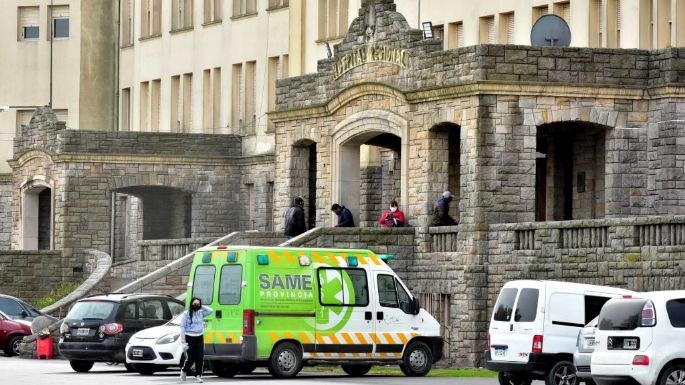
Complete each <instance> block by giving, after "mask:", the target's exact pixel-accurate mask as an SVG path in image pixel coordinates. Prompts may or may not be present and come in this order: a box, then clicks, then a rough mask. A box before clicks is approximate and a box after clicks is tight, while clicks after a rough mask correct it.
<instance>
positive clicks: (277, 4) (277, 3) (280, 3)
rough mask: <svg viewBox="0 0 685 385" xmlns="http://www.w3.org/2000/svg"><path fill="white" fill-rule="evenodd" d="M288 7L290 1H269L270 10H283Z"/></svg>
mask: <svg viewBox="0 0 685 385" xmlns="http://www.w3.org/2000/svg"><path fill="white" fill-rule="evenodd" d="M287 6H288V0H269V9H274V8H282V7H287Z"/></svg>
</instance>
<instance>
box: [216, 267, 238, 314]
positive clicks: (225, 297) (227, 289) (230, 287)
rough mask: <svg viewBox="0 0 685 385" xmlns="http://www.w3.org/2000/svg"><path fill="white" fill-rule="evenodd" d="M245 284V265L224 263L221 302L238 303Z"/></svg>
mask: <svg viewBox="0 0 685 385" xmlns="http://www.w3.org/2000/svg"><path fill="white" fill-rule="evenodd" d="M242 284H243V267H242V266H241V265H224V266H223V267H221V278H220V280H219V304H220V305H237V304H239V303H240V295H241V292H242Z"/></svg>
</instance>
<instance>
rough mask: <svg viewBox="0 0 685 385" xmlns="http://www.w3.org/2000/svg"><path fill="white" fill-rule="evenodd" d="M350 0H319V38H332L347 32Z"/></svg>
mask: <svg viewBox="0 0 685 385" xmlns="http://www.w3.org/2000/svg"><path fill="white" fill-rule="evenodd" d="M348 12H349V2H348V0H319V40H332V39H337V38H340V37H342V36H344V35H345V33H346V32H347V27H348V24H347V14H348Z"/></svg>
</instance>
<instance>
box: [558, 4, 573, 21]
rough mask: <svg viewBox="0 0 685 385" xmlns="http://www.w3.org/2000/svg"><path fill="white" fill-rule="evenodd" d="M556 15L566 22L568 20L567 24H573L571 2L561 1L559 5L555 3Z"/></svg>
mask: <svg viewBox="0 0 685 385" xmlns="http://www.w3.org/2000/svg"><path fill="white" fill-rule="evenodd" d="M554 14H555V15H557V16H560V17H561V18H563V19H564V20H566V23H567V24H569V25H570V24H571V2H570V1H561V2H558V3H554Z"/></svg>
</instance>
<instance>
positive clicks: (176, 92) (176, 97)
mask: <svg viewBox="0 0 685 385" xmlns="http://www.w3.org/2000/svg"><path fill="white" fill-rule="evenodd" d="M180 103H181V76H179V75H176V76H172V77H171V108H170V110H171V120H170V124H171V132H181V117H180V116H179V112H180V111H181V109H180V108H179V104H180Z"/></svg>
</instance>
